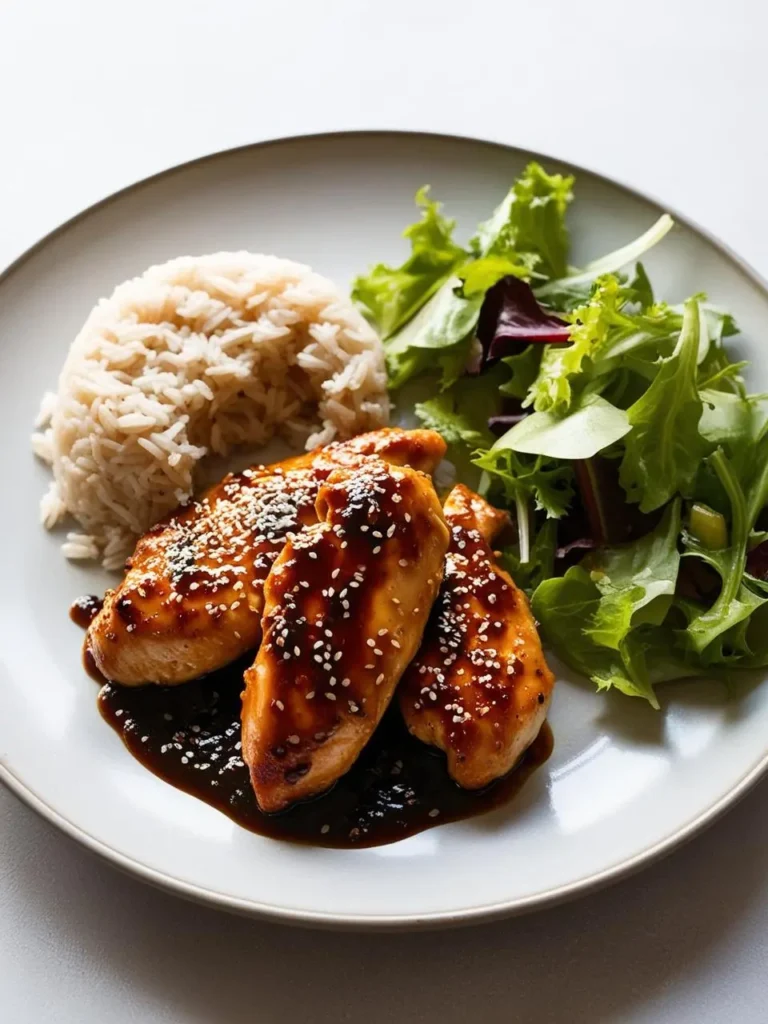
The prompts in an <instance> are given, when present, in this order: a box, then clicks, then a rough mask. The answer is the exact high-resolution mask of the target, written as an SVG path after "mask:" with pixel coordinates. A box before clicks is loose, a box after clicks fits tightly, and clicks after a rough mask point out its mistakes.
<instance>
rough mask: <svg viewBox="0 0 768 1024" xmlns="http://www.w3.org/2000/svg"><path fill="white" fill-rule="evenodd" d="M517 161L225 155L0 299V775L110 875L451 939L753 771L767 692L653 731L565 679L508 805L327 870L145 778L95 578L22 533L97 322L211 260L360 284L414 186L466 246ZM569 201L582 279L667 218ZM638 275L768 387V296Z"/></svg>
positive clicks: (662, 269) (719, 803) (465, 151)
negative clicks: (51, 434)
mask: <svg viewBox="0 0 768 1024" xmlns="http://www.w3.org/2000/svg"><path fill="white" fill-rule="evenodd" d="M530 156H531V155H530V154H527V153H522V152H519V151H515V150H511V149H506V148H503V147H499V146H493V145H488V144H485V143H480V142H475V141H470V140H464V139H452V138H445V137H437V136H424V135H401V134H393V133H386V134H384V133H378V134H347V135H333V136H320V137H314V138H304V139H296V140H288V141H283V142H278V143H272V144H267V145H262V146H255V147H249V148H247V149H243V150H237V151H233V152H229V153H223V154H221V155H218V156H214V157H211V158H209V159H206V160H203V161H200V162H197V163H193V164H189V165H187V166H185V167H181V168H179V169H177V170H175V171H172V172H169V173H167V174H164V175H161V176H160V177H158V178H154V179H152V180H150V181H148V182H145V183H143V184H141V185H138V186H136V187H134V188H132V189H129V190H128V191H126V192H123V193H120V194H119V195H117V196H114V197H113V198H112V199H110V200H108V201H107V202H105V203H102V204H101V205H99V206H96V207H94V208H93V209H91V210H89V211H88V212H87V213H85V214H83V215H82V216H81V217H79V218H77V219H76V220H75V221H73V222H71V223H69V224H67V225H65V226H64V227H63V228H61V229H60V230H59V231H57V232H55V233H54V234H53V235H51V236H49V237H48V238H47V239H45V240H44V241H43V242H42V243H41V244H40V245H39V246H37V247H36V248H35V249H34V250H32V251H31V252H30V253H28V254H27V255H26V256H25V257H24V258H23V259H22V260H21V261H19V262H18V263H17V264H16V265H15V266H14V267H12V268H11V269H10V271H9V272H8V273H7V274H6V275H5V277H4V278H3V279H2V281H0V308H1V309H2V320H1V321H0V323H2V334H3V338H2V345H0V379H1V380H2V381H3V385H4V388H3V391H4V394H3V404H2V407H1V409H0V428H1V429H2V437H3V445H2V449H1V450H0V467H1V471H2V476H3V479H4V480H5V481H6V496H5V498H4V502H3V506H4V521H5V524H6V526H5V531H4V533H5V537H6V545H5V550H4V551H3V571H4V577H3V586H2V587H1V588H0V764H1V768H0V774H1V775H2V778H3V779H4V781H5V782H6V783H7V784H8V785H9V786H11V788H12V789H13V790H14V791H15V792H16V793H17V794H18V795H19V796H21V797H22V798H23V799H24V800H26V801H27V802H28V803H29V804H30V805H31V806H33V807H34V808H36V809H37V810H38V811H39V812H40V813H41V814H43V815H44V816H45V817H47V818H48V819H49V820H51V821H53V822H54V823H55V824H57V825H58V826H59V827H60V828H62V829H63V830H64V831H66V832H67V833H68V834H70V835H71V836H73V837H75V838H76V839H78V840H79V841H80V842H82V843H83V844H84V845H86V846H88V847H90V848H91V849H93V850H95V851H96V852H98V853H100V854H101V855H103V856H104V857H106V858H107V859H109V860H111V861H112V862H113V863H115V864H116V865H118V866H120V867H122V868H124V869H127V870H129V871H131V872H133V873H134V874H136V875H137V876H139V877H141V878H144V879H145V880H147V881H149V882H153V883H155V884H157V885H161V886H164V887H166V888H168V889H171V890H173V891H174V892H177V893H179V894H181V895H185V896H189V897H193V898H197V899H200V900H204V901H207V902H210V903H213V904H216V905H218V906H221V907H226V908H229V909H232V910H238V911H242V912H246V913H251V914H254V915H262V916H272V917H275V918H280V919H282V920H285V921H293V922H307V923H314V924H324V925H335V926H342V925H347V926H367V927H402V926H417V925H422V926H423V925H430V924H433V925H434V924H447V923H458V922H465V921H469V920H478V919H481V918H490V917H494V916H499V915H503V914H510V913H513V912H519V911H522V910H525V909H530V908H532V907H536V906H542V905H543V904H547V903H551V902H553V901H555V900H558V899H561V898H564V897H566V896H572V895H575V894H576V893H578V892H583V891H585V890H587V889H590V888H592V887H594V886H596V885H599V884H603V883H605V882H607V881H609V880H611V879H615V878H617V877H619V876H620V875H622V874H625V873H626V872H628V871H630V870H633V869H636V868H638V867H639V866H640V865H642V864H644V863H647V862H648V861H649V860H650V859H651V858H653V857H655V856H657V855H659V854H661V853H663V852H665V851H667V850H669V849H671V848H672V847H674V846H675V845H676V844H678V843H679V842H681V841H682V840H684V839H686V838H688V837H689V836H690V835H692V834H693V832H695V831H696V830H697V829H698V828H700V827H701V826H703V825H704V824H706V823H707V822H709V821H711V820H712V819H713V817H714V816H715V815H716V814H717V813H718V812H720V811H721V810H723V808H725V807H726V806H727V805H728V804H730V803H732V802H733V801H734V800H735V799H736V797H737V796H739V795H740V794H741V793H743V792H744V791H745V790H746V788H747V787H748V786H749V785H750V783H752V782H753V781H754V780H755V779H756V778H757V777H758V776H759V775H760V773H761V772H762V771H763V770H764V768H765V767H766V763H767V762H768V753H767V743H766V737H768V687H764V686H763V687H761V686H759V685H754V686H749V685H747V684H746V683H745V685H744V688H743V693H742V694H741V695H740V697H739V698H738V699H731V700H728V699H727V697H726V694H725V692H724V691H723V690H722V689H721V688H720V687H719V686H718V685H716V684H713V683H706V682H702V683H690V682H686V683H684V684H679V685H675V686H670V687H667V688H665V689H664V690H663V694H662V695H663V702H664V711H663V712H662V713H656V712H654V711H652V710H651V709H650V708H649V707H647V706H645V705H644V704H643V703H641V702H640V701H637V700H629V699H627V698H625V697H620V696H618V697H608V698H606V697H605V696H598V695H596V694H595V693H593V692H592V691H591V688H590V686H589V685H587V684H585V683H583V682H581V681H578V680H572V679H568V678H566V675H565V673H561V681H560V682H559V685H558V687H557V689H556V694H555V700H554V706H553V710H552V715H551V722H552V726H553V729H554V734H555V751H554V754H553V756H552V758H551V759H550V761H549V762H548V763H547V764H546V765H545V766H544V768H542V769H540V770H539V771H538V772H537V773H536V774H535V775H534V776H533V778H532V779H531V780H529V782H528V783H527V784H526V786H525V787H524V788H523V790H522V792H521V793H520V794H519V795H518V797H517V798H516V799H515V801H514V802H513V803H512V804H511V805H509V806H507V807H504V808H502V809H499V810H497V811H494V812H492V813H490V814H488V815H486V816H484V817H480V818H475V819H472V820H469V821H466V822H462V823H457V824H451V825H445V826H442V827H437V828H433V829H430V830H429V831H427V832H424V833H422V834H420V835H417V836H414V837H412V838H410V839H406V840H404V841H401V842H399V843H396V844H394V845H391V846H385V847H379V848H374V849H366V850H341V851H339V850H328V849H315V848H310V847H303V846H296V845H291V844H288V843H281V842H276V841H274V840H270V839H265V838H262V837H260V836H257V835H253V834H251V833H250V832H247V831H245V830H243V829H242V828H239V827H238V826H237V825H235V824H233V823H232V822H231V821H230V820H229V819H228V818H226V817H225V816H224V815H222V814H220V813H219V812H217V811H215V810H213V809H212V808H210V807H208V806H207V805H205V804H203V803H201V802H199V801H198V800H196V799H195V798H193V797H191V796H188V795H186V794H184V793H182V792H179V791H178V790H176V789H173V788H172V787H171V786H169V785H167V784H166V783H164V782H162V781H161V780H160V779H158V778H156V777H155V776H154V775H152V774H151V773H149V772H148V771H147V770H146V769H144V768H143V767H142V766H141V765H140V764H139V763H138V762H136V761H135V760H134V759H133V758H132V757H131V755H130V754H129V753H128V752H127V750H126V749H125V748H124V747H123V745H122V743H121V741H120V740H119V738H118V737H117V735H116V734H115V733H114V732H113V731H112V730H111V729H110V728H109V727H108V726H107V725H106V724H105V723H104V722H103V721H102V720H101V718H100V716H99V714H98V712H97V709H96V702H95V697H96V690H95V687H94V685H93V683H92V682H91V681H90V680H89V679H88V677H87V676H86V675H85V674H84V673H83V670H82V668H81V663H80V644H81V640H82V634H81V632H80V630H78V629H77V628H76V627H75V626H74V625H72V624H71V623H70V621H69V619H68V617H67V609H68V606H69V604H70V602H71V601H72V600H73V599H74V598H75V597H77V596H78V595H80V594H82V593H86V592H92V591H96V590H99V589H103V587H104V586H105V584H106V583H107V577H106V576H105V575H104V574H103V573H101V572H99V571H95V570H93V569H82V568H78V567H76V566H73V565H71V564H68V563H67V562H65V560H64V559H63V558H62V557H61V555H60V554H59V551H58V546H59V542H60V538H59V537H57V536H49V535H47V534H46V533H45V532H44V531H43V529H42V528H41V527H40V526H39V525H38V522H37V504H38V501H39V498H40V495H41V494H42V493H43V491H44V490H45V488H46V487H47V483H48V478H47V473H46V471H45V470H44V469H43V467H42V466H40V465H39V464H37V463H36V462H35V460H34V459H33V457H32V455H31V453H30V450H29V442H28V436H29V433H30V430H31V428H32V422H33V419H34V416H35V414H36V411H37V406H38V402H39V399H40V395H41V394H42V392H43V391H44V390H45V389H46V388H50V387H53V386H55V382H56V378H57V373H58V369H59V367H60V365H61V362H62V360H63V359H64V355H65V353H66V350H67V346H68V344H69V342H70V341H71V339H72V338H73V337H74V335H75V333H76V331H77V330H78V328H79V327H80V325H81V323H82V322H83V320H84V319H85V317H86V314H87V313H88V311H89V309H90V308H91V306H92V305H93V304H94V302H95V301H96V300H97V299H98V298H99V297H100V296H102V295H105V294H107V293H109V292H110V291H111V290H112V288H113V286H114V285H115V284H117V283H118V282H119V281H122V280H123V279H125V278H127V277H130V276H133V275H134V274H137V273H139V272H141V271H142V270H144V268H145V267H147V266H149V265H150V264H152V263H158V262H161V261H163V260H166V259H169V258H170V257H172V256H177V255H180V254H182V253H206V252H213V251H216V250H220V249H240V248H245V249H251V250H254V251H263V252H274V253H277V254H279V255H282V256H287V257H290V258H292V259H296V260H300V261H304V262H307V263H310V264H311V265H312V266H313V267H315V268H316V269H317V270H318V271H320V272H321V273H323V274H327V275H329V276H330V277H332V278H335V279H336V280H337V281H339V282H342V283H344V282H348V281H349V280H350V278H351V277H352V275H353V274H354V273H356V272H358V271H360V270H362V269H364V268H365V267H367V266H368V264H369V263H371V262H373V261H378V260H382V259H383V260H393V261H398V260H399V259H401V258H402V254H403V250H404V244H403V242H402V241H401V240H400V239H399V233H400V231H401V229H402V227H403V226H404V225H405V224H407V223H408V222H409V221H411V220H412V219H413V215H414V207H413V194H414V192H415V190H416V188H417V186H419V185H421V184H423V183H424V182H430V183H431V184H432V186H433V194H434V195H435V196H437V197H439V198H440V199H441V200H443V201H444V202H445V203H446V206H447V209H448V211H450V213H451V215H453V216H456V217H458V220H459V230H460V232H461V234H462V236H465V237H466V235H468V234H469V233H470V232H471V231H472V229H473V228H474V226H475V225H476V223H477V222H478V221H479V220H481V219H484V218H485V217H487V216H488V214H489V212H490V210H491V209H492V207H493V206H494V205H495V203H496V202H497V201H498V200H499V199H500V197H501V196H502V195H503V194H504V193H505V192H506V190H507V188H508V187H509V184H510V181H511V180H512V178H513V177H514V175H515V174H517V173H518V172H519V171H520V169H521V168H522V166H523V164H524V163H525V162H526V161H527V160H528V159H530ZM546 163H547V164H548V165H549V166H550V167H551V166H557V163H556V162H554V161H551V160H546ZM576 194H577V201H576V204H575V207H574V210H573V215H572V219H571V225H572V234H573V237H574V240H575V256H576V261H577V262H583V261H586V260H587V259H589V258H591V257H594V256H596V255H599V254H602V253H604V252H607V251H608V250H610V249H613V248H615V247H617V246H618V245H619V244H620V243H622V242H625V241H627V240H629V239H631V238H633V237H635V236H636V235H638V234H639V233H640V232H641V231H642V230H643V229H644V228H646V227H647V226H648V225H649V224H651V223H652V221H653V220H654V219H655V218H656V216H657V215H658V213H659V209H658V207H657V206H656V205H655V204H654V203H652V202H650V201H648V200H646V199H644V198H642V197H640V196H638V195H636V194H634V193H632V192H630V191H628V190H627V189H625V188H622V187H619V186H617V185H615V184H612V183H610V182H607V181H605V180H604V179H602V178H599V177H596V176H595V175H592V174H589V173H587V172H584V171H577V192H576ZM647 265H648V268H649V270H650V273H651V277H652V279H653V280H654V282H657V283H658V284H659V285H660V287H661V290H662V291H663V297H666V298H670V299H675V300H677V299H680V298H682V297H683V296H686V295H687V294H689V293H690V292H692V291H696V290H700V289H706V290H707V291H708V292H709V294H710V296H711V298H712V299H713V300H714V301H715V302H718V303H722V304H723V305H726V306H727V307H728V308H729V309H731V310H732V311H733V312H734V313H735V314H736V316H737V318H738V320H739V322H740V324H741V326H742V330H743V333H744V338H743V342H742V343H741V344H742V348H743V351H744V353H745V354H746V355H748V356H749V357H751V359H752V361H753V365H754V371H753V372H754V379H755V380H756V381H758V382H760V381H762V386H765V381H766V380H768V349H766V347H765V344H764V341H765V337H766V334H768V293H767V292H766V290H765V287H764V286H763V285H762V284H761V282H760V281H759V280H758V279H757V278H756V276H755V275H754V273H752V272H751V271H750V270H749V269H748V268H746V267H745V266H744V265H743V264H740V263H739V262H738V261H737V260H736V259H735V258H734V257H733V256H731V255H730V254H729V253H727V252H726V251H725V250H724V249H723V248H722V247H721V246H719V245H718V244H717V243H716V242H713V241H712V240H711V239H708V238H707V237H705V236H704V235H702V233H701V232H699V231H698V230H696V229H695V228H693V227H691V226H687V225H685V224H680V223H679V224H678V227H677V228H676V229H675V231H674V232H673V233H672V235H670V236H669V237H668V238H667V240H665V241H664V242H663V244H662V245H661V246H659V247H658V249H656V250H654V251H653V253H652V254H651V255H650V257H649V258H648V260H647ZM755 682H759V680H758V681H755Z"/></svg>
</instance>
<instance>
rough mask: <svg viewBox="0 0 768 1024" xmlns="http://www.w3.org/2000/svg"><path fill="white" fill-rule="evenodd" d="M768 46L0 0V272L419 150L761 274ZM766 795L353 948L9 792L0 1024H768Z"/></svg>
mask: <svg viewBox="0 0 768 1024" xmlns="http://www.w3.org/2000/svg"><path fill="white" fill-rule="evenodd" d="M766 29H768V9H766V7H765V5H764V3H763V0H728V2H727V3H723V2H722V0H635V2H633V3H628V2H622V0H611V2H589V0H525V2H520V0H495V2H489V0H473V2H467V0H461V2H458V0H442V2H434V0H377V2H373V0H270V2H268V3H265V2H263V0H240V2H223V0H217V2H211V0H205V2H201V0H185V2H169V0H125V2H123V0H69V2H68V3H60V2H58V0H50V2H48V3H42V2H39V0H25V2H17V0H0V41H2V46H1V47H0V53H1V54H2V58H1V59H0V128H2V133H1V134H0V139H2V142H1V143H0V264H5V263H7V262H9V261H10V260H11V259H13V258H14V257H15V256H17V255H18V254H20V253H21V252H22V251H23V250H24V249H25V248H26V247H27V246H29V245H30V244H32V243H33V242H35V241H36V240H37V239H38V238H39V237H40V236H41V235H43V234H45V233H46V232H47V231H49V230H50V229H51V228H52V227H54V226H55V225H56V224H58V223H59V222H61V221H62V220H64V219H66V218H68V217H70V216H71V215H73V214H74V213H76V212H78V211H79V210H80V209H81V208H82V207H84V206H86V205H89V204H90V203H92V202H94V201H95V200H97V199H99V198H102V197H103V196H105V195H107V194H109V193H110V192H112V191H114V190H115V189H117V188H120V187H122V186H124V185H128V184H130V183H131V182H132V181H134V180H135V179H137V178H140V177H143V176H145V175H148V174H152V173H154V172H156V171H158V170H161V169H163V168H165V167H168V166H170V165H173V164H175V163H178V162H181V161H184V160H187V159H190V158H193V157H196V156H199V155H200V154H202V153H204V152H209V151H213V150H217V149H222V148H226V147H229V146H235V145H240V144H243V143H247V142H251V141H254V140H259V139H264V138H269V137H275V136H280V135H287V134H295V133H299V132H311V131H323V130H336V129H343V128H411V129H429V130H432V131H444V132H456V133H460V134H469V135H478V136H483V137H486V138H491V139H496V140H501V141H507V142H510V143H514V144H516V145H519V146H522V147H529V148H532V149H537V150H542V151H544V152H551V153H553V154H556V155H558V156H560V157H562V158H563V159H566V160H572V161H574V162H576V163H583V164H586V165H588V166H590V167H593V168H594V169H596V170H600V171H602V172H603V173H606V174H608V175H613V176H615V177H617V178H619V179H621V180H624V181H626V182H628V183H629V184H633V185H637V186H638V187H640V188H641V189H644V190H646V191H647V192H650V193H652V194H654V195H656V196H658V197H659V198H661V199H662V200H664V201H665V202H668V203H669V204H670V205H671V206H673V207H676V208H677V209H679V210H680V211H681V212H683V213H685V214H687V215H689V216H690V217H693V218H694V219H695V220H698V221H699V222H700V223H701V224H702V225H703V226H705V227H706V228H709V229H710V230H711V231H713V232H715V233H716V234H718V235H719V236H720V237H721V238H722V239H723V240H724V241H726V242H727V243H729V244H730V245H731V246H732V247H733V248H734V249H736V250H737V251H738V252H739V253H740V254H741V255H743V256H744V257H745V258H746V259H747V260H749V261H750V262H751V263H753V264H754V265H755V266H756V267H757V269H758V270H759V271H761V272H762V273H763V274H764V275H766V276H768V204H767V203H766V188H765V182H766V180H767V179H768V120H767V118H766V113H767V110H768V104H767V103H766V100H768V48H767V47H766ZM16 341H17V342H18V343H23V339H16ZM3 343H5V344H8V343H12V340H11V341H9V339H5V341H4V342H3ZM766 343H768V338H766ZM766 797H768V788H767V787H766V784H765V783H764V784H762V785H761V786H758V788H757V789H756V790H754V791H753V792H752V793H751V794H750V795H749V796H748V797H747V798H746V799H745V800H744V801H743V803H742V804H741V805H740V806H739V807H737V808H736V809H735V810H734V811H732V812H731V813H730V814H729V815H727V816H726V817H725V818H724V819H723V820H721V821H720V822H719V823H718V824H717V825H715V826H714V827H713V828H712V829H711V830H710V831H709V832H708V833H706V834H705V835H703V836H701V837H699V838H698V839H696V840H694V842H693V843H691V844H690V845H689V846H687V847H686V848H685V849H683V850H681V851H679V852H678V853H676V854H675V855H673V856H672V857H671V858H669V859H668V860H667V861H665V862H663V863H661V864H658V865H656V866H655V867H652V868H651V869H649V870H647V871H646V872H644V873H643V874H642V875H640V876H638V877H636V878H634V879H631V880H629V881H626V882H624V883H622V884H620V885H618V886H616V887H614V888H612V889H609V890H607V891H605V892H603V893H600V894H597V895H594V896H591V897H588V898H586V899H583V900H580V901H578V902H576V903H573V904H570V905H568V906H565V907H561V908H558V909H555V910H550V911H547V912H545V913H542V914H538V915H535V916H530V917H526V918H522V919H518V920H514V921H510V922H506V923H501V924H497V925H494V926H486V927H479V928H474V929H471V930H467V931H459V932H446V933H443V934H422V935H410V936H367V937H359V936H354V935H334V934H323V933H317V932H316V933H312V932H305V931H297V930H288V929H285V928H282V927H277V926H274V925H261V924H256V923H253V922H249V921H245V920H241V919H237V918H234V917H228V916H225V915H223V914H218V913H216V912H214V911H210V910H205V909H202V908H199V907H197V906H195V905H192V904H185V903H182V902H180V901H179V900H177V899H175V898H173V897H170V896H167V895H165V894H163V893H160V892H155V891H154V890H151V889H149V888H147V887H145V886H143V885H140V884H139V883H138V882H135V881H133V880H132V879H130V878H127V877H123V876H121V875H119V874H117V872H115V871H114V870H113V869H111V868H109V867H107V866H105V865H103V864H101V863H100V862H99V861H97V860H96V859H95V858H94V857H92V856H91V855H89V854H87V853H85V852H83V851H81V850H80V849H79V848H77V847H76V846H75V845H73V844H72V843H71V842H70V841H69V840H66V839H65V838H63V837H62V836H60V835H59V834H58V833H57V832H56V831H55V830H54V829H53V828H51V827H50V826H49V825H47V824H45V823H43V822H42V821H39V820H37V819H36V818H35V816H34V815H33V814H32V812H30V811H28V810H27V809H26V808H24V807H22V806H21V805H20V804H18V803H17V802H16V800H15V799H14V798H13V797H11V796H10V795H9V794H8V793H6V792H5V791H4V790H3V791H0V819H1V821H2V824H1V825H0V1019H2V1020H3V1021H9V1022H13V1024H27V1022H34V1024H37V1022H49V1021H50V1022H60V1021H61V1022H77V1024H82V1022H90V1021H102V1020H109V1021H110V1024H123V1022H128V1021H141V1022H154V1021H160V1022H174V1024H177V1022H179V1024H180V1022H194V1024H198V1022H200V1024H203V1022H215V1024H239V1022H246V1021H248V1022H251V1021H259V1022H265V1024H267V1022H272V1021H275V1022H277V1021H280V1022H281V1024H286V1022H290V1024H293V1022H294V1021H304V1020H307V1021H310V1022H312V1024H314V1022H320V1024H322V1022H326V1021H327V1022H331V1021H333V1022H336V1021H346V1020H349V1021H359V1020H365V1021H366V1022H367V1024H379V1022H381V1024H383V1022H385V1021H386V1022H389V1021H397V1022H398V1024H412V1022H416V1021H425V1022H430V1024H431V1022H433V1021H434V1022H445V1024H453V1022H459V1021H461V1022H465V1021H467V1020H468V1019H469V1020H472V1019H478V1020H482V1021H483V1022H487V1024H495V1022H497V1021H498V1022H504V1024H507V1022H511V1021H521V1022H525V1024H527V1022H533V1024H539V1022H542V1024H546V1022H556V1024H559V1022H568V1024H578V1022H581V1021H584V1022H589V1024H595V1022H602V1021H621V1022H627V1024H637V1022H654V1024H656V1022H667V1021H670V1022H671V1021H674V1022H676V1024H687V1022H689V1021H690V1022H691V1024H693V1022H696V1024H709V1022H712V1024H720V1022H722V1021H725V1020H738V1021H740V1022H741V1024H752V1022H755V1024H758V1022H760V1024H762V1022H764V1021H766V1020H768V978H767V976H766V968H765V964H766V955H767V954H768V868H766V865H768V821H767V820H766V814H765V805H766Z"/></svg>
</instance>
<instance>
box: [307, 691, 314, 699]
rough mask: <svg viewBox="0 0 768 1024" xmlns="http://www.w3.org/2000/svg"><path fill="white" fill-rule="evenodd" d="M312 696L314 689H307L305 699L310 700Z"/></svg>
mask: <svg viewBox="0 0 768 1024" xmlns="http://www.w3.org/2000/svg"><path fill="white" fill-rule="evenodd" d="M314 696H315V691H314V690H310V691H309V693H308V694H307V697H306V699H307V700H312V698H313V697H314Z"/></svg>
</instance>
